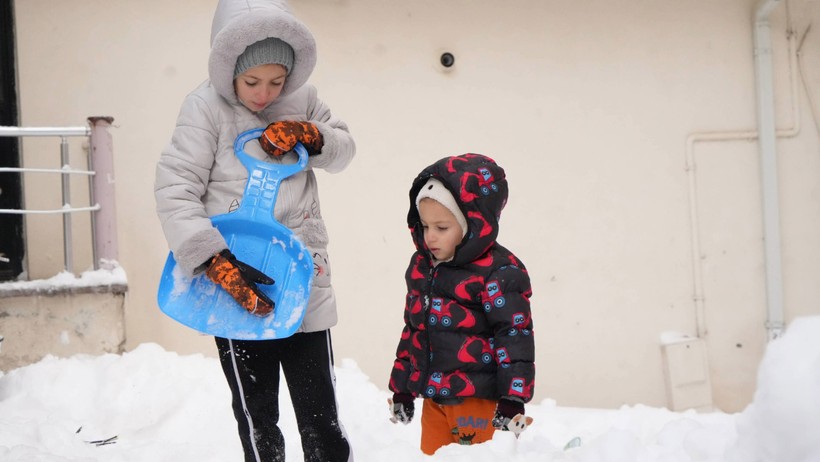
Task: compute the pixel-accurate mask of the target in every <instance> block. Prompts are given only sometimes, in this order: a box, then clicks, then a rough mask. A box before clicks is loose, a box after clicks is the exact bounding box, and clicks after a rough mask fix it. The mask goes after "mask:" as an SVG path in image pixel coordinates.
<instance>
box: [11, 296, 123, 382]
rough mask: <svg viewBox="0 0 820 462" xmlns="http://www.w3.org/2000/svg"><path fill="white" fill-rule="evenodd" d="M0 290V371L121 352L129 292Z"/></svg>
mask: <svg viewBox="0 0 820 462" xmlns="http://www.w3.org/2000/svg"><path fill="white" fill-rule="evenodd" d="M14 292H15V291H0V298H2V303H0V335H2V336H3V337H4V341H3V349H2V352H0V370H2V371H9V370H11V369H15V368H18V367H22V366H26V365H28V364H32V363H35V362H38V361H40V360H41V359H43V358H44V357H45V356H47V355H53V356H58V357H68V356H72V355H75V354H81V353H84V354H93V355H99V354H103V353H122V351H123V348H124V344H125V309H124V308H125V292H126V288H125V287H120V286H119V285H112V286H97V287H93V286H87V287H51V288H49V289H42V288H41V289H31V292H28V291H27V290H24V291H23V292H22V293H14Z"/></svg>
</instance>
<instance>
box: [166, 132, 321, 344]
mask: <svg viewBox="0 0 820 462" xmlns="http://www.w3.org/2000/svg"><path fill="white" fill-rule="evenodd" d="M262 131H263V129H261V128H260V129H255V130H249V131H247V132H244V133H242V134H240V135H239V136H238V137H237V138H236V141H235V142H234V151H235V152H236V156H237V157H238V158H239V160H240V161H241V162H242V164H243V165H244V166H245V167H246V168H247V169H248V183H247V184H246V185H245V192H244V194H243V196H242V202H241V204H240V205H239V209H237V210H236V211H235V212H232V213H227V214H224V215H217V216H214V217H211V221H212V222H213V224H214V226H215V227H216V228H217V229H218V230H219V232H220V233H222V235H223V236H224V237H225V241H227V243H228V248H229V249H230V250H231V252H233V254H234V255H236V258H237V259H239V260H241V261H243V262H245V263H247V264H249V265H251V266H253V267H254V268H257V269H259V270H261V271H262V272H263V273H265V274H267V275H268V276H270V277H271V278H273V280H274V281H275V282H274V284H273V285H267V286H266V285H261V284H260V285H259V288H260V289H262V291H263V292H265V294H266V295H268V296H269V297H270V298H271V300H273V301H274V303H275V304H276V306H275V307H274V310H273V313H272V314H270V315H268V316H266V317H259V316H256V315H253V314H250V313H248V312H247V311H245V309H244V308H242V307H241V306H240V305H239V304H238V303H237V302H236V301H235V300H234V299H233V297H231V296H230V295H229V294H228V293H227V292H225V291H224V290H223V289H222V288H221V287H219V286H217V285H216V284H214V283H213V282H211V281H210V280H209V279H208V278H207V277H206V276H205V274H204V273H202V274H199V275H197V276H194V277H191V276H190V275H188V276H184V275H183V271H182V270H181V269H180V268H178V267H177V265H176V260H175V259H174V255H173V253H170V254H169V255H168V259H167V260H166V262H165V268H164V269H163V271H162V277H161V279H160V283H159V290H158V292H157V301H158V302H159V307H160V309H161V310H162V311H163V312H164V313H165V314H166V315H168V316H170V317H171V318H173V319H174V320H176V321H178V322H180V323H182V324H184V325H186V326H188V327H190V328H192V329H195V330H198V331H200V332H203V333H206V334H209V335H214V336H217V337H224V338H229V339H234V340H268V339H276V338H285V337H289V336H290V335H293V333H294V332H295V331H296V330H297V329H298V328H299V326H300V325H301V324H302V318H304V315H305V311H306V310H307V305H308V299H309V298H310V288H311V283H312V282H313V257H312V256H311V254H310V252H309V251H308V249H307V247H305V245H304V244H303V243H302V241H300V240H299V239H298V238H297V237H296V235H295V234H293V232H292V231H291V230H290V229H288V228H287V227H285V226H284V225H282V224H281V223H279V222H278V221H276V220H275V219H274V218H273V207H274V205H275V204H276V196H277V194H278V192H279V183H280V182H281V181H282V180H283V179H285V178H287V177H289V176H291V175H293V174H295V173H298V172H300V171H302V170H303V169H304V168H305V166H306V165H307V161H308V154H307V151H306V150H305V148H304V147H303V146H302V145H301V144H297V145H296V148H295V149H294V150H295V151H296V153H297V154H298V155H299V160H298V162H297V163H295V164H284V165H283V164H273V163H267V162H263V161H261V160H258V159H255V158H253V157H251V156H250V155H248V154H247V153H246V152H245V143H247V142H248V141H250V140H253V139H256V138H258V137H259V135H261V133H262Z"/></svg>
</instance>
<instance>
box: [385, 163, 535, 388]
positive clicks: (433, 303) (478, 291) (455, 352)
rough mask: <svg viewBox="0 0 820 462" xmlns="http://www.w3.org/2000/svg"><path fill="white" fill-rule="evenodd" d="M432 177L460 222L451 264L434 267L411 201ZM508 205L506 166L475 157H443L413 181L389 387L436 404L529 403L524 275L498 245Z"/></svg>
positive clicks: (530, 355)
mask: <svg viewBox="0 0 820 462" xmlns="http://www.w3.org/2000/svg"><path fill="white" fill-rule="evenodd" d="M430 177H436V178H438V179H439V180H441V181H442V183H444V185H445V186H447V188H448V189H449V190H450V192H451V193H452V194H453V197H455V198H456V202H457V203H458V204H459V207H460V208H461V211H462V213H464V216H465V217H466V218H467V223H468V230H467V234H466V235H465V238H464V240H463V241H462V242H461V244H459V245H458V246H457V247H456V252H455V256H454V258H453V260H451V261H449V262H442V263H439V264H438V265H437V266H435V267H434V266H433V265H432V260H431V256H430V254H429V252H428V251H427V249H426V247H425V244H424V234H423V229H422V227H421V223H420V220H419V214H418V210H417V209H416V205H415V198H416V195H417V194H418V192H419V190H420V189H421V187H422V186H423V185H424V183H426V182H427V180H428V179H429V178H430ZM506 201H507V181H506V178H505V174H504V170H503V169H502V168H501V167H500V166H498V165H497V164H496V163H495V162H494V161H493V160H492V159H490V158H488V157H486V156H482V155H479V154H464V155H462V156H457V157H448V158H445V159H441V160H440V161H438V162H436V163H435V164H433V165H431V166H430V167H428V168H426V169H425V170H424V171H422V172H421V174H419V176H418V177H417V178H416V179H415V181H414V182H413V186H412V187H411V189H410V211H409V213H408V217H407V223H408V225H409V227H410V230H411V233H412V236H413V241H414V243H415V245H416V249H417V250H416V252H415V253H414V254H413V256H412V258H411V261H410V265H409V267H408V269H407V273H406V274H405V278H406V281H407V297H406V304H405V311H404V321H405V327H404V329H403V331H402V335H401V340H400V342H399V346H398V348H397V351H396V360H395V363H394V366H393V371H392V373H391V376H390V384H389V387H390V389H391V390H392V391H393V392H395V393H411V394H414V395H418V396H421V397H423V398H433V399H435V400H436V401H438V402H444V403H446V402H448V401H453V400H454V399H456V400H457V399H458V398H465V397H476V398H485V399H491V400H497V399H499V398H502V397H506V398H512V399H517V400H520V401H522V402H525V403H526V402H529V401H530V400H531V399H532V396H533V391H534V380H535V364H534V356H535V344H534V338H533V324H532V317H531V312H530V296H531V294H532V291H531V288H530V279H529V276H528V274H527V270H526V268H525V267H524V264H523V263H522V262H521V261H520V260H518V258H516V257H515V255H513V253H512V252H510V251H509V250H507V249H506V248H504V247H503V246H501V245H500V244H498V243H497V242H496V237H497V236H498V219H499V217H500V215H501V210H502V209H503V208H504V205H505V204H506Z"/></svg>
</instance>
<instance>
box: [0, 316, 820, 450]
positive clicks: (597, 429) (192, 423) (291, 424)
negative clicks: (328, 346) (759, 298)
mask: <svg viewBox="0 0 820 462" xmlns="http://www.w3.org/2000/svg"><path fill="white" fill-rule="evenodd" d="M818 332H820V317H812V318H803V319H799V320H796V321H794V322H793V323H792V325H790V326H789V329H788V330H787V332H786V334H785V335H784V336H783V337H782V338H781V339H779V340H776V341H774V342H772V343H771V344H770V346H769V348H768V350H767V352H766V355H765V358H764V360H763V362H762V364H761V368H760V376H759V389H758V392H757V394H756V395H755V400H754V403H753V404H752V405H750V406H749V407H748V408H747V409H746V410H745V411H744V412H743V413H740V414H724V413H719V412H715V413H706V414H698V413H696V412H694V411H688V412H683V413H676V412H671V411H668V410H666V409H657V408H650V407H647V406H642V405H638V406H625V407H623V408H621V409H617V410H601V409H577V408H566V407H560V406H557V405H556V403H555V402H554V401H552V400H545V401H543V402H541V403H534V404H530V405H529V406H528V407H527V413H528V414H529V415H531V416H532V417H534V418H535V422H534V424H533V425H532V426H531V427H530V428H529V429H527V431H526V432H525V433H524V434H523V435H522V436H521V438H520V439H518V440H516V439H515V438H514V437H513V436H512V435H511V434H509V433H506V432H503V433H501V432H500V433H497V434H496V437H495V439H493V440H492V441H490V442H488V443H485V444H480V445H475V446H458V445H450V446H446V447H444V448H442V449H441V450H439V451H438V453H437V454H436V456H435V460H441V461H464V460H469V461H470V462H497V461H499V460H503V461H505V462H524V461H526V462H531V461H533V460H538V461H545V462H559V461H560V462H637V461H640V462H655V461H657V462H690V461H692V462H694V461H699V462H764V461H765V462H769V461H787V462H809V461H812V462H813V461H818V460H820V440H818V439H817V438H816V429H817V428H820V336H818V335H817V333H818ZM336 374H337V389H338V395H339V396H338V400H339V404H340V412H341V419H342V422H343V424H344V425H345V429H346V431H347V433H348V436H349V437H350V439H351V442H352V444H353V450H354V454H355V457H356V460H357V461H359V462H362V461H364V462H367V461H374V462H375V461H379V462H381V461H385V460H389V461H391V462H411V461H418V460H423V459H425V458H424V456H422V455H421V453H420V451H419V449H418V445H419V435H420V427H419V419H418V418H416V419H415V420H414V421H413V422H412V423H411V424H410V425H408V426H404V425H393V424H391V423H389V422H388V413H387V405H386V401H387V398H388V396H389V393H388V392H387V391H385V390H382V389H380V388H379V387H377V386H376V385H374V383H373V382H372V381H371V380H370V379H369V378H368V377H366V376H365V375H364V374H362V372H361V370H360V369H359V367H358V366H357V364H356V363H355V362H354V361H353V360H350V359H345V360H342V361H340V363H339V364H337V367H336ZM281 400H282V401H281V402H282V416H281V419H280V421H281V422H280V423H281V427H282V429H283V432H284V434H285V440H286V445H287V448H288V460H289V461H300V460H302V451H301V446H300V443H299V435H298V432H297V430H296V424H295V419H294V416H293V410H292V409H291V407H290V405H289V402H290V399H289V397H288V395H287V387H284V386H283V387H282V390H281ZM417 404H420V402H417ZM419 407H420V406H419ZM579 441H580V446H579V445H577V443H578V442H579ZM0 460H2V461H4V462H24V461H25V462H93V461H100V462H102V461H105V462H144V461H151V462H163V461H168V462H171V461H173V462H209V461H212V462H223V461H229V460H242V455H241V447H240V444H239V440H238V437H237V436H236V424H235V422H234V418H233V414H232V412H231V409H230V394H229V392H228V387H227V385H226V383H225V379H224V377H223V376H222V371H221V368H220V366H219V363H218V361H217V360H216V359H214V358H207V357H204V356H202V355H190V356H179V355H177V354H175V353H171V352H167V351H165V350H163V349H162V348H161V347H159V346H158V345H154V344H144V345H141V346H140V347H138V348H136V349H135V350H133V351H131V352H129V353H125V354H123V355H102V356H82V355H80V356H75V357H72V358H68V359H57V358H54V357H48V358H45V359H43V360H42V361H40V362H39V363H37V364H33V365H31V366H27V367H24V368H20V369H16V370H14V371H11V372H9V373H7V374H5V375H0Z"/></svg>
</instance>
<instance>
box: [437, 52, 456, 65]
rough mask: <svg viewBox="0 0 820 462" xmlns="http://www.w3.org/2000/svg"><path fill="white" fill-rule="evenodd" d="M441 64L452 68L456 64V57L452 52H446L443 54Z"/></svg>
mask: <svg viewBox="0 0 820 462" xmlns="http://www.w3.org/2000/svg"><path fill="white" fill-rule="evenodd" d="M439 62H441V65H442V66H444V67H452V66H453V64H455V63H456V57H455V56H453V54H452V53H450V52H444V53H442V54H441V58H440V59H439Z"/></svg>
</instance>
